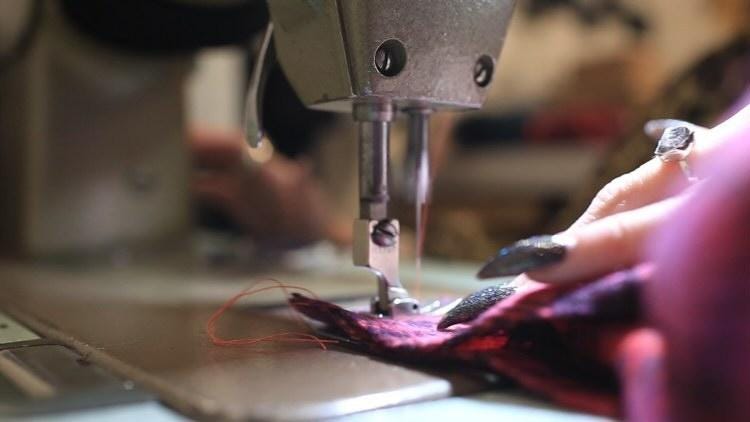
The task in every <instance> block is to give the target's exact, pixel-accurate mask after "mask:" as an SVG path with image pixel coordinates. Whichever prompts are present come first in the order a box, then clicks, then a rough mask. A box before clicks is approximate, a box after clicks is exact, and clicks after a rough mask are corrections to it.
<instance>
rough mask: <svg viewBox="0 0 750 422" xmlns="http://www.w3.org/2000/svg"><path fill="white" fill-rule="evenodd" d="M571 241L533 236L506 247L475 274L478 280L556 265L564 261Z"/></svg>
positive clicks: (559, 236) (565, 237)
mask: <svg viewBox="0 0 750 422" xmlns="http://www.w3.org/2000/svg"><path fill="white" fill-rule="evenodd" d="M571 244H572V240H571V239H569V238H568V237H567V236H565V235H554V236H534V237H530V238H528V239H524V240H519V241H518V242H516V243H514V244H512V245H510V246H506V247H504V248H502V249H500V251H498V253H497V255H495V257H493V258H492V259H490V260H489V261H488V262H487V263H486V264H485V265H484V266H483V267H482V268H481V269H480V270H479V273H478V274H477V277H478V278H480V279H487V278H493V277H505V276H512V275H518V274H522V273H525V272H527V271H531V270H536V269H539V268H543V267H547V266H550V265H552V264H556V263H558V262H560V261H562V260H563V259H565V254H566V252H567V250H568V247H570V246H571Z"/></svg>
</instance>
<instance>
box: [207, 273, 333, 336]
mask: <svg viewBox="0 0 750 422" xmlns="http://www.w3.org/2000/svg"><path fill="white" fill-rule="evenodd" d="M265 281H267V282H271V283H275V284H274V285H273V286H265V287H256V286H257V285H258V284H260V283H263V282H260V283H256V284H254V285H252V286H250V287H248V288H246V289H244V290H243V291H241V292H239V293H237V294H236V295H234V296H232V297H231V298H230V299H229V300H227V301H226V302H225V303H224V304H223V305H221V307H220V308H219V309H217V310H216V312H214V313H213V314H212V315H211V317H210V318H209V319H208V321H207V322H206V334H207V335H208V338H209V339H210V340H211V343H213V344H214V345H216V346H252V345H256V344H259V343H263V342H273V341H277V342H289V343H316V344H317V345H318V346H320V348H321V349H323V350H327V347H326V343H337V341H336V340H326V339H321V338H319V337H317V336H314V335H312V334H308V333H303V332H295V331H285V332H281V333H277V334H271V335H268V336H263V337H246V338H236V339H224V338H221V337H219V336H218V335H217V334H216V324H217V323H218V322H219V319H220V318H221V316H222V315H224V313H225V312H227V311H228V310H229V309H230V308H231V307H232V306H234V304H235V303H237V301H238V300H240V299H242V298H243V297H246V296H252V295H254V294H257V293H260V292H264V291H267V290H273V289H281V290H282V291H283V292H284V294H285V295H286V296H287V297H289V290H299V291H301V292H304V293H306V294H308V295H310V296H312V297H314V298H316V299H318V297H317V295H316V294H315V293H313V292H312V291H311V290H309V289H306V288H304V287H299V286H293V285H291V284H283V283H281V282H279V281H277V280H265ZM287 303H289V299H287ZM290 306H291V305H290ZM294 315H295V316H296V317H297V320H298V321H299V322H300V323H301V324H302V325H304V326H305V327H307V328H310V326H309V325H308V324H307V323H306V322H305V320H304V319H303V318H302V317H301V316H300V315H299V314H298V313H297V312H296V311H295V312H294Z"/></svg>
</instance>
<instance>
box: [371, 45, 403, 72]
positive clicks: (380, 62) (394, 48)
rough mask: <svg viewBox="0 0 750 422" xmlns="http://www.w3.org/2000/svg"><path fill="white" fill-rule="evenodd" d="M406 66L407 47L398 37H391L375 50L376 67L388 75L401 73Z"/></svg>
mask: <svg viewBox="0 0 750 422" xmlns="http://www.w3.org/2000/svg"><path fill="white" fill-rule="evenodd" d="M404 66H406V47H404V44H403V43H402V42H401V41H399V40H397V39H390V40H387V41H385V42H383V43H382V44H380V47H378V49H377V50H375V69H377V71H378V73H380V74H381V75H383V76H386V77H389V78H390V77H393V76H396V75H398V74H399V73H401V71H402V70H404Z"/></svg>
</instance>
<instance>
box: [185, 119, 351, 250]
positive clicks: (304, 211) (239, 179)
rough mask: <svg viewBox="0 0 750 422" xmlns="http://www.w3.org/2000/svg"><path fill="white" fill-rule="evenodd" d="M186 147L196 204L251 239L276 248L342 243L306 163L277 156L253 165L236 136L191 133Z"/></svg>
mask: <svg viewBox="0 0 750 422" xmlns="http://www.w3.org/2000/svg"><path fill="white" fill-rule="evenodd" d="M190 144H191V149H192V151H193V156H194V162H195V164H196V167H197V168H198V171H197V174H196V177H195V181H194V186H193V190H194V194H195V196H196V198H197V200H198V201H201V202H204V203H206V204H208V205H210V206H214V207H217V208H219V209H221V210H222V211H224V212H225V213H226V214H227V215H228V216H229V217H230V218H231V219H232V220H233V221H234V222H235V223H236V224H237V225H239V226H240V227H241V228H242V229H243V230H244V231H245V232H246V233H247V234H248V235H250V236H252V237H253V238H254V239H256V240H258V241H259V242H261V243H264V244H267V245H270V246H275V247H295V246H301V245H304V244H308V243H311V242H314V241H317V240H320V239H323V238H329V239H331V240H333V241H335V242H337V243H346V242H347V240H348V239H347V238H346V237H347V234H346V233H345V232H342V230H341V229H340V227H339V225H338V223H337V222H336V221H335V220H334V218H333V217H332V215H333V213H332V212H330V211H331V210H329V209H328V206H327V202H326V201H325V198H324V195H323V193H322V191H321V189H320V186H319V185H318V183H317V181H316V180H315V178H314V177H313V175H312V171H311V168H310V166H309V165H307V163H305V162H298V161H292V160H289V159H286V158H284V157H280V156H278V154H276V155H274V156H273V157H272V158H271V159H270V160H268V161H267V162H264V163H262V164H261V163H255V162H252V161H251V159H250V157H249V155H248V151H247V146H246V145H245V143H244V141H243V139H242V136H241V135H240V134H239V133H237V134H234V133H216V132H206V131H194V132H193V133H192V135H191V139H190Z"/></svg>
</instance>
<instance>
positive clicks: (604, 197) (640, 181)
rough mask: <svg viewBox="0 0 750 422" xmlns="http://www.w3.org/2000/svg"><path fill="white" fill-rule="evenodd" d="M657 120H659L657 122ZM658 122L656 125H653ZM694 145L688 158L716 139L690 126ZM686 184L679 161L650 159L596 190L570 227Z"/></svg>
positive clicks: (655, 198)
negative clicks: (692, 129) (584, 209)
mask: <svg viewBox="0 0 750 422" xmlns="http://www.w3.org/2000/svg"><path fill="white" fill-rule="evenodd" d="M659 122H661V123H659ZM664 122H668V120H665V121H654V122H651V124H652V126H654V127H652V128H651V130H652V131H653V132H654V133H656V132H658V131H659V130H661V126H659V124H666V123H664ZM657 126H658V127H657ZM694 129H695V135H694V136H695V148H694V150H693V152H692V153H691V155H690V156H689V157H688V160H689V162H691V163H692V162H695V161H696V160H700V159H702V158H701V157H702V156H703V155H705V154H707V153H708V152H709V151H710V150H712V149H713V148H714V145H713V144H715V143H716V142H715V141H714V138H715V137H714V136H711V135H710V134H711V131H710V130H708V129H705V128H701V127H698V126H694ZM688 186H689V183H688V181H687V179H686V178H685V175H684V174H683V173H682V170H681V169H680V166H679V163H664V162H662V161H661V160H659V159H658V158H654V159H651V160H649V161H647V162H646V163H644V164H643V165H641V166H640V167H638V168H637V169H635V170H633V171H632V172H630V173H626V174H624V175H622V176H620V177H618V178H616V179H614V180H612V181H611V182H609V183H608V184H607V185H606V186H605V187H604V188H602V190H600V191H599V193H597V195H596V196H595V197H594V199H593V201H591V204H590V205H589V207H588V208H587V209H586V211H584V213H583V214H582V215H581V217H579V218H578V220H576V221H575V222H574V223H573V225H572V226H571V228H577V227H580V226H584V225H586V224H589V223H591V222H593V221H596V220H599V219H602V218H604V217H607V216H610V215H614V214H617V213H620V212H625V211H630V210H634V209H637V208H640V207H643V206H645V205H648V204H652V203H654V202H657V201H660V200H662V199H665V198H667V197H669V196H671V195H672V194H673V193H674V190H675V189H677V190H684V189H685V188H687V187H688Z"/></svg>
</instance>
